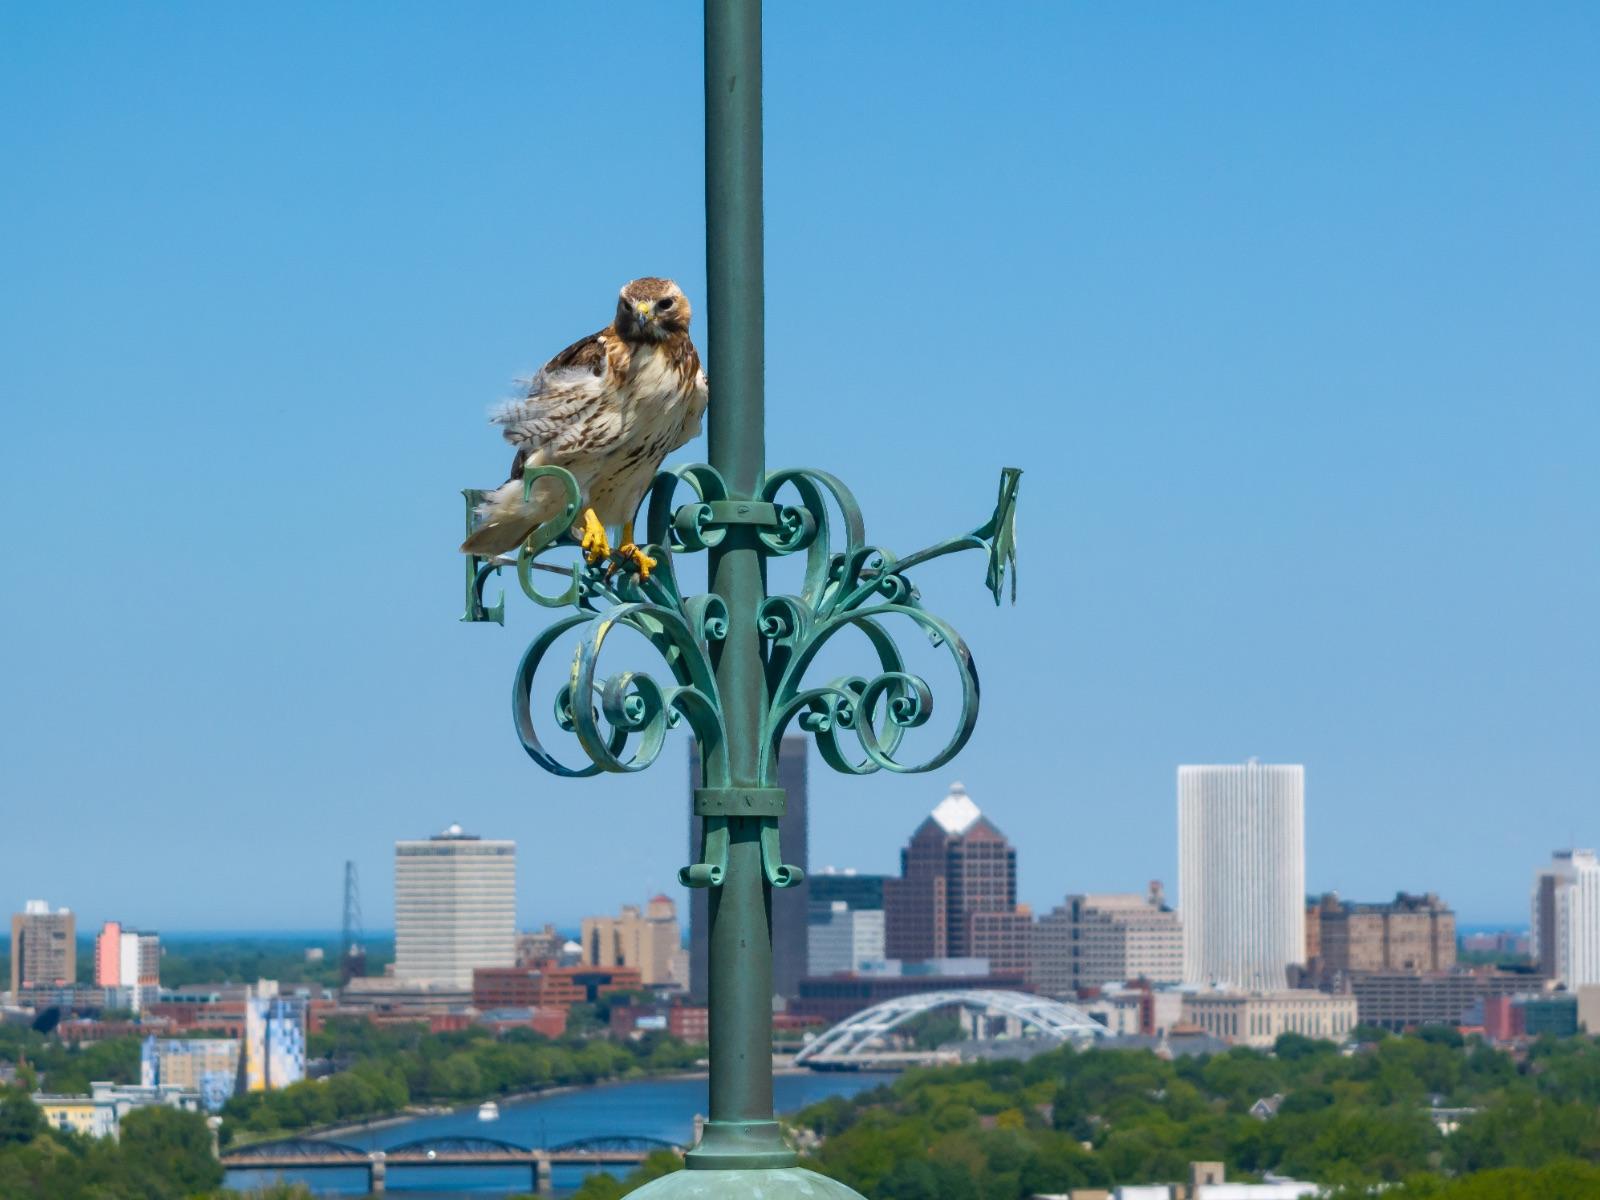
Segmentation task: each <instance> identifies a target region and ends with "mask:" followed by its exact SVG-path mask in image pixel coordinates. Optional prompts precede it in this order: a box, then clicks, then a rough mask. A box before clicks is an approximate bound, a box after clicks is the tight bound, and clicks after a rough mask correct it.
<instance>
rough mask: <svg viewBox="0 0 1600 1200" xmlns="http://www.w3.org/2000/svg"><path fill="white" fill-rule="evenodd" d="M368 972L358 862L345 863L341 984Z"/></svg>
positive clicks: (340, 959)
mask: <svg viewBox="0 0 1600 1200" xmlns="http://www.w3.org/2000/svg"><path fill="white" fill-rule="evenodd" d="M366 973H367V948H366V947H365V946H363V945H362V944H361V888H360V886H359V885H358V884H357V883H356V864H355V863H354V862H353V861H352V860H350V859H345V863H344V938H343V939H342V941H341V943H340V946H339V986H341V987H343V986H344V985H345V984H347V983H349V982H350V981H351V980H352V979H358V978H360V977H361V976H363V975H365V974H366Z"/></svg>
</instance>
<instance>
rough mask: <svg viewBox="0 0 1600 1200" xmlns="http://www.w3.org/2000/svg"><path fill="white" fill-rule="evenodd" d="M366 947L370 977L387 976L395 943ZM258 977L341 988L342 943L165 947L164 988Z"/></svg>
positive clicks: (178, 942)
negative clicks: (313, 953)
mask: <svg viewBox="0 0 1600 1200" xmlns="http://www.w3.org/2000/svg"><path fill="white" fill-rule="evenodd" d="M365 945H366V951H367V973H368V974H371V975H378V974H382V972H383V965H384V964H385V963H387V962H391V961H393V959H394V942H393V940H392V939H374V940H372V941H369V942H367V943H366V944H365ZM312 948H320V949H322V951H323V957H322V958H321V959H319V960H317V961H315V962H312V961H309V960H307V958H306V951H307V950H308V949H312ZM91 959H92V956H91ZM82 961H83V955H82V954H80V955H79V962H80V963H81V962H82ZM258 979H275V980H277V981H278V982H280V983H284V984H316V985H321V986H325V987H336V986H337V985H338V983H339V946H338V943H337V942H333V943H327V942H321V941H318V940H317V939H315V938H290V937H277V938H273V937H263V938H244V939H237V940H233V941H227V940H221V939H219V940H215V941H213V940H210V939H205V938H195V937H175V938H172V939H171V940H170V941H165V942H163V943H162V946H161V986H162V987H169V988H181V987H188V986H190V985H191V984H197V983H202V984H203V983H227V982H232V983H253V982H255V981H256V980H258Z"/></svg>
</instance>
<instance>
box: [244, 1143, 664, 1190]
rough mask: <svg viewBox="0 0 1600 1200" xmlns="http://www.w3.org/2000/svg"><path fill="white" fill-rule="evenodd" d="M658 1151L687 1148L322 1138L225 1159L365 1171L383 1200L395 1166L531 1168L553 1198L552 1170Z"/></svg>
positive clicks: (257, 1165) (633, 1159) (249, 1166)
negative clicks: (381, 1143) (365, 1145)
mask: <svg viewBox="0 0 1600 1200" xmlns="http://www.w3.org/2000/svg"><path fill="white" fill-rule="evenodd" d="M658 1150H670V1151H672V1152H673V1153H674V1154H679V1155H681V1154H682V1153H683V1147H682V1146H677V1145H674V1144H673V1143H671V1142H664V1141H662V1140H660V1139H659V1138H647V1137H598V1138H582V1139H580V1140H578V1141H575V1142H565V1143H563V1144H562V1145H559V1146H550V1147H537V1148H535V1147H530V1146H516V1145H513V1144H512V1143H510V1142H502V1141H498V1140H496V1139H494V1138H482V1137H439V1138H424V1139H422V1140H421V1141H415V1142H405V1143H403V1144H401V1145H398V1146H390V1147H388V1148H386V1149H383V1150H363V1149H362V1148H361V1147H359V1146H347V1145H345V1144H344V1143H343V1142H334V1141H327V1140H324V1139H322V1138H287V1139H285V1140H283V1141H278V1142H257V1143H255V1144H254V1145H250V1146H241V1147H240V1148H239V1149H237V1150H230V1151H228V1152H227V1153H226V1154H224V1155H222V1165H223V1167H225V1168H226V1169H228V1170H230V1171H306V1170H316V1169H318V1168H323V1167H345V1168H349V1167H362V1168H365V1169H366V1172H367V1190H368V1191H369V1192H370V1193H371V1194H372V1195H374V1196H381V1195H382V1194H383V1192H384V1187H385V1182H386V1178H387V1175H388V1171H389V1168H390V1167H505V1166H526V1167H527V1168H528V1169H529V1171H530V1172H531V1173H532V1174H531V1180H532V1182H533V1186H534V1190H535V1191H537V1192H538V1193H539V1195H541V1196H548V1195H550V1194H551V1184H550V1168H551V1167H555V1166H585V1167H612V1166H621V1167H636V1166H638V1165H639V1164H640V1163H642V1162H643V1161H644V1160H645V1159H646V1158H647V1157H648V1156H649V1155H651V1154H654V1153H655V1152H656V1151H658Z"/></svg>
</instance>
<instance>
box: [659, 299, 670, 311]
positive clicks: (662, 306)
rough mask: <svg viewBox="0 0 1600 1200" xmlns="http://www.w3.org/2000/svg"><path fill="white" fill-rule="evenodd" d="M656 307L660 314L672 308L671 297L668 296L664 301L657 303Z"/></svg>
mask: <svg viewBox="0 0 1600 1200" xmlns="http://www.w3.org/2000/svg"><path fill="white" fill-rule="evenodd" d="M656 307H657V308H659V309H661V311H662V312H665V311H666V310H667V309H669V308H671V307H672V297H671V296H668V297H667V298H666V299H665V300H662V301H661V302H660V303H658V304H657V305H656Z"/></svg>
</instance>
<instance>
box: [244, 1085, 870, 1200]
mask: <svg viewBox="0 0 1600 1200" xmlns="http://www.w3.org/2000/svg"><path fill="white" fill-rule="evenodd" d="M893 1078H894V1076H892V1075H885V1074H880V1073H876V1072H867V1071H863V1072H859V1073H857V1072H846V1071H841V1072H825V1073H822V1074H812V1073H810V1072H807V1073H805V1074H797V1075H779V1076H778V1077H777V1078H775V1079H774V1080H773V1099H774V1103H775V1106H776V1108H777V1110H778V1111H779V1112H780V1113H782V1112H793V1111H795V1110H796V1109H800V1108H804V1107H805V1106H806V1105H808V1104H812V1103H815V1102H816V1101H818V1100H822V1099H825V1098H827V1097H828V1096H852V1095H854V1094H855V1093H857V1092H860V1091H865V1090H866V1089H868V1088H872V1087H876V1086H877V1085H878V1084H880V1083H886V1082H888V1081H889V1080H891V1079H893ZM705 1111H706V1081H705V1078H704V1077H703V1076H702V1077H699V1078H689V1079H682V1078H677V1079H639V1080H633V1081H631V1082H628V1083H603V1084H597V1085H595V1086H594V1087H587V1088H576V1089H574V1090H572V1091H566V1092H556V1093H553V1094H550V1095H545V1096H535V1097H531V1098H530V1099H527V1100H518V1101H514V1102H510V1103H506V1104H502V1105H501V1106H500V1119H499V1120H498V1121H479V1120H478V1110H477V1106H476V1105H472V1106H470V1107H467V1108H462V1109H458V1110H456V1111H455V1112H451V1113H446V1114H443V1115H440V1116H433V1117H416V1118H413V1119H411V1120H409V1121H403V1122H401V1123H399V1124H396V1125H388V1126H384V1127H382V1128H379V1129H368V1130H362V1131H361V1132H359V1133H351V1134H344V1135H341V1136H339V1137H338V1138H337V1139H335V1140H337V1141H339V1142H342V1143H344V1144H345V1145H347V1146H359V1147H361V1148H362V1149H369V1150H380V1149H384V1148H387V1147H390V1146H398V1145H400V1144H401V1143H402V1142H414V1141H417V1140H419V1139H422V1138H436V1137H489V1138H495V1139H497V1140H499V1141H503V1142H511V1143H513V1144H514V1145H518V1146H558V1145H560V1144H561V1143H563V1142H570V1141H573V1140H575V1139H578V1138H590V1137H607V1136H614V1135H624V1136H627V1135H631V1136H635V1137H640V1136H642V1137H654V1138H662V1139H664V1140H666V1141H670V1142H676V1143H678V1144H679V1145H687V1144H688V1142H689V1139H690V1137H691V1136H692V1132H693V1128H694V1118H695V1114H697V1113H704V1112H705ZM627 1170H628V1168H626V1167H619V1168H614V1173H616V1174H618V1175H621V1174H626V1172H627ZM278 1177H279V1176H278V1175H277V1173H275V1172H273V1173H268V1172H262V1171H229V1172H228V1177H227V1183H228V1186H229V1187H230V1188H238V1189H247V1188H252V1187H260V1186H261V1185H263V1184H265V1183H269V1182H271V1181H272V1179H274V1178H278ZM281 1177H282V1178H284V1179H289V1180H294V1181H298V1182H302V1183H305V1184H306V1185H307V1186H309V1187H310V1188H311V1189H312V1190H313V1191H314V1192H316V1194H317V1195H319V1196H364V1195H366V1194H367V1172H366V1170H365V1168H354V1169H350V1168H343V1167H336V1168H318V1169H316V1170H312V1171H285V1172H283V1173H282V1176H281ZM582 1178H583V1168H581V1167H556V1168H555V1171H554V1175H553V1176H552V1181H553V1183H554V1184H555V1191H556V1195H557V1196H561V1195H565V1194H567V1193H569V1192H571V1191H572V1190H573V1189H574V1188H576V1187H577V1186H578V1184H579V1182H581V1180H582ZM388 1190H389V1192H390V1194H392V1195H397V1196H402V1197H404V1198H405V1200H458V1198H470V1200H485V1198H487V1197H491V1196H506V1195H511V1194H517V1193H524V1192H531V1191H532V1190H533V1185H532V1180H531V1178H530V1172H529V1170H528V1169H527V1168H526V1167H517V1168H511V1167H463V1168H457V1167H390V1168H389V1173H388Z"/></svg>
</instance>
